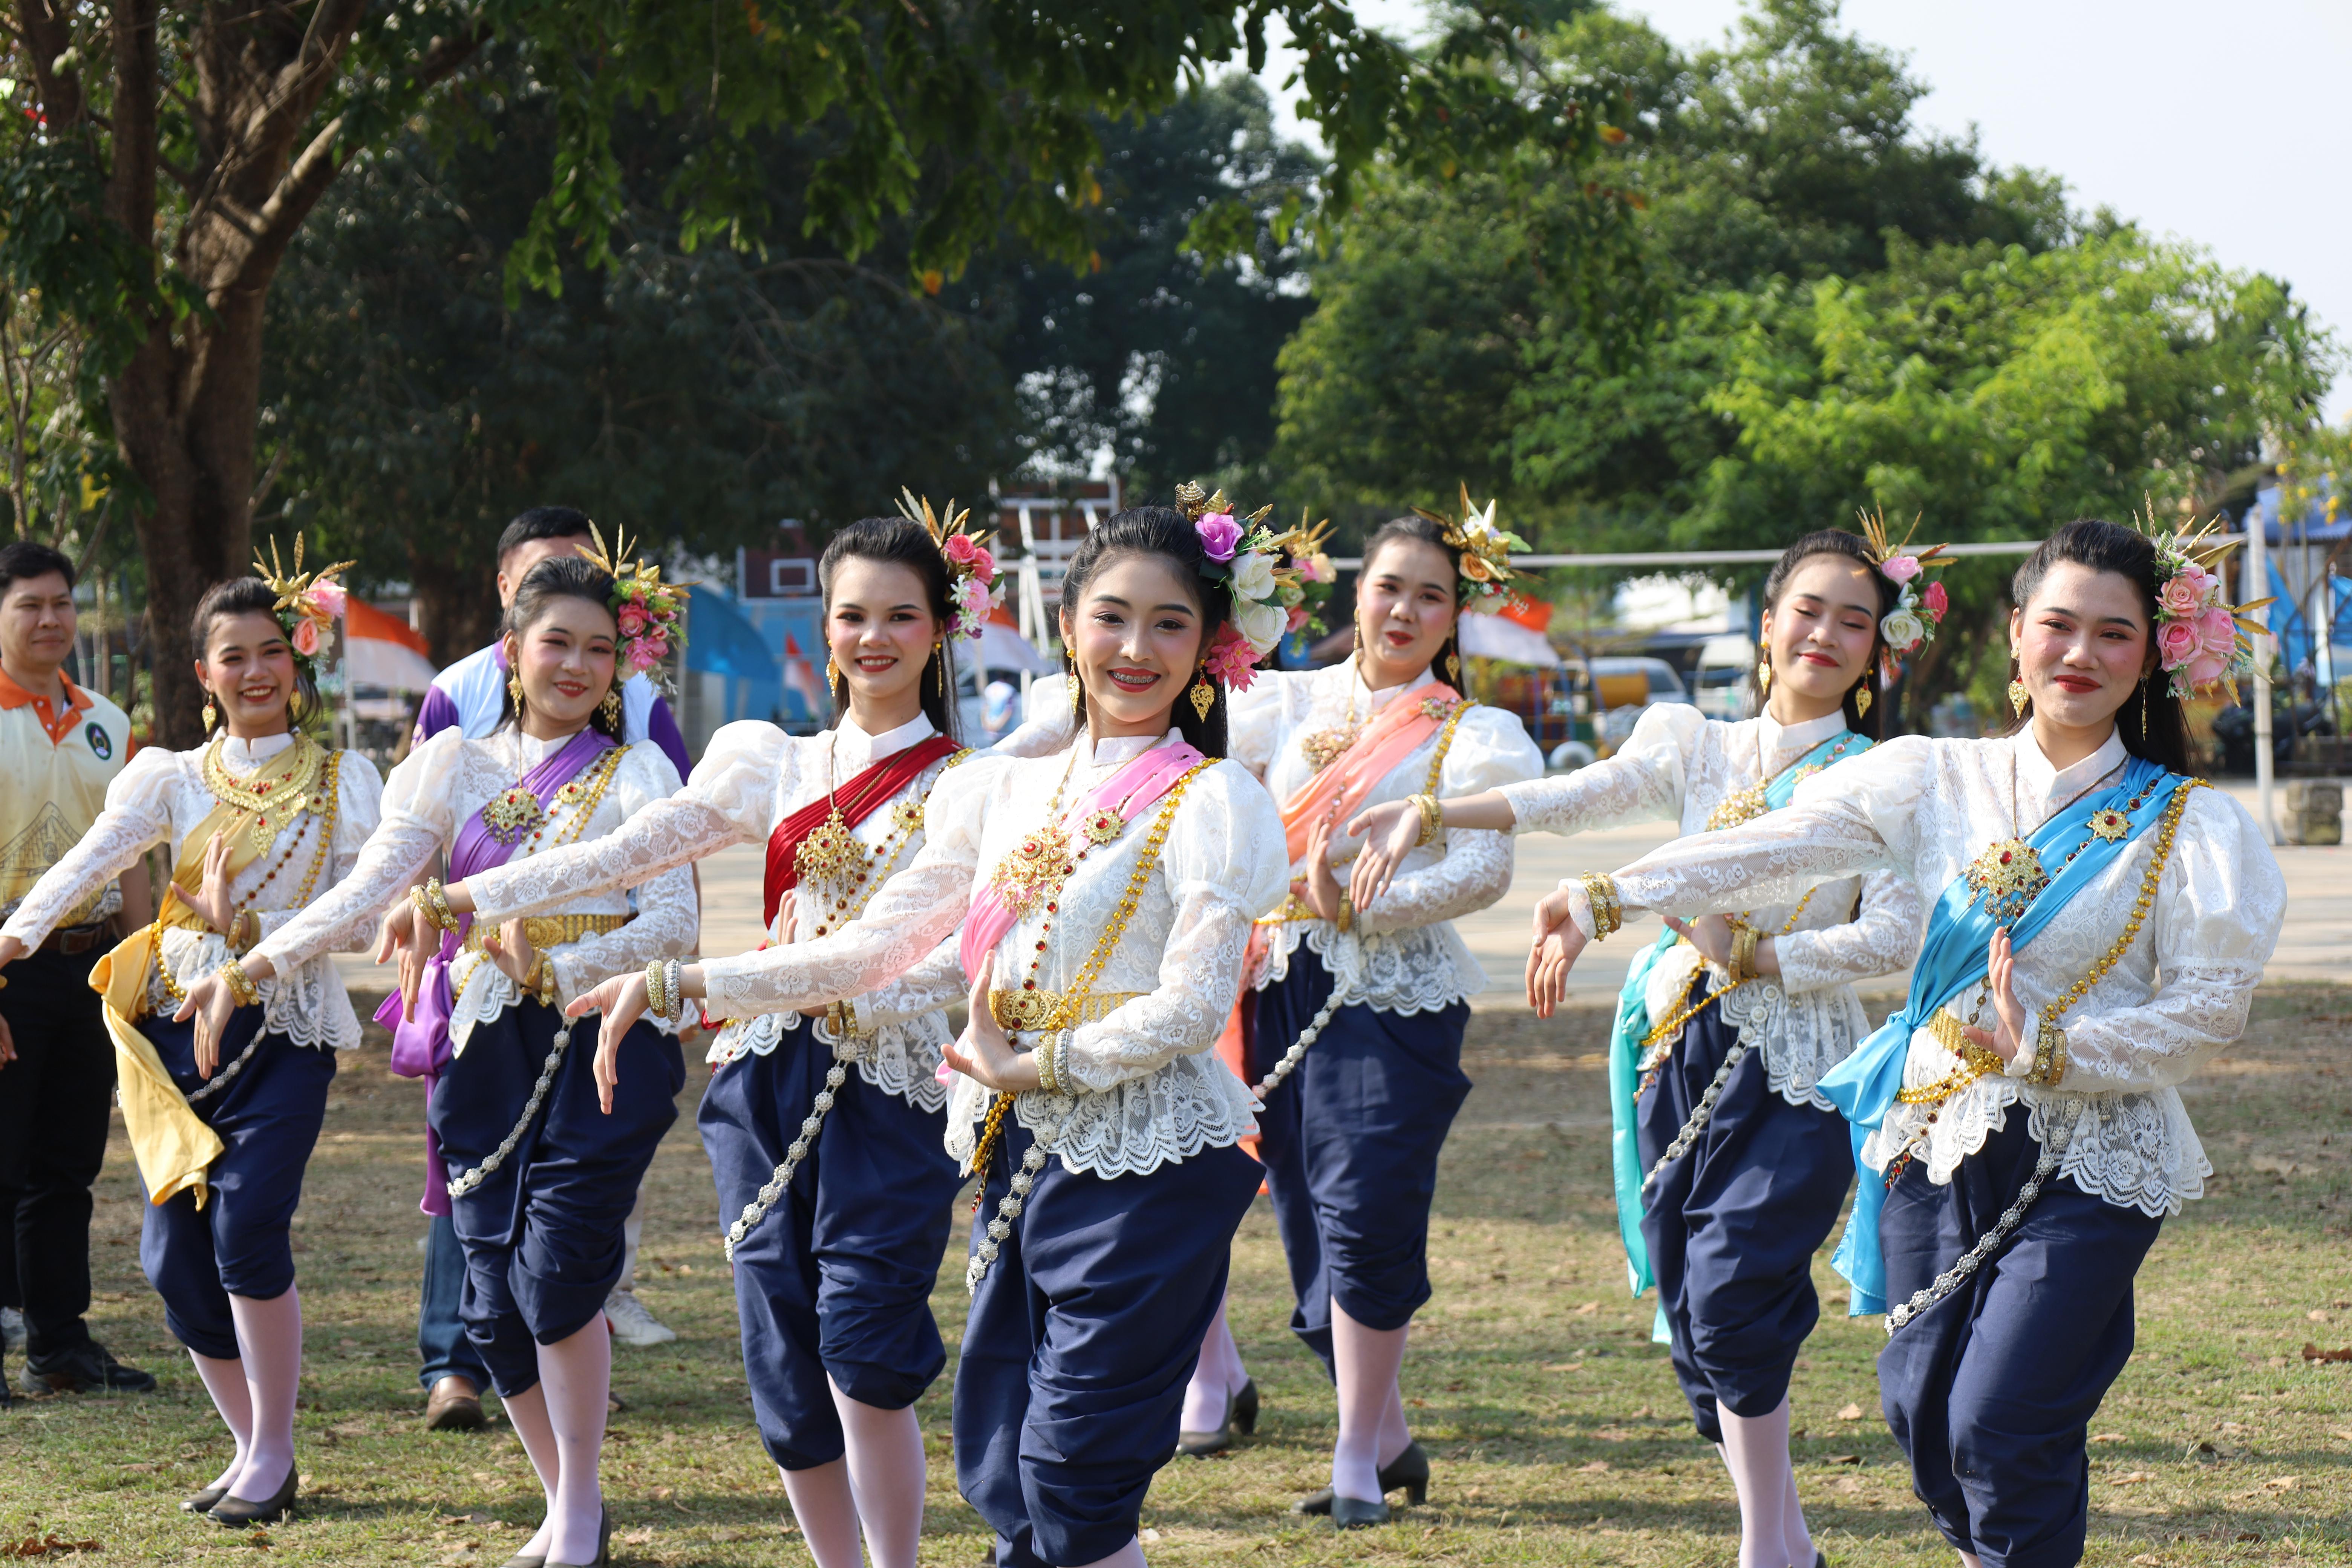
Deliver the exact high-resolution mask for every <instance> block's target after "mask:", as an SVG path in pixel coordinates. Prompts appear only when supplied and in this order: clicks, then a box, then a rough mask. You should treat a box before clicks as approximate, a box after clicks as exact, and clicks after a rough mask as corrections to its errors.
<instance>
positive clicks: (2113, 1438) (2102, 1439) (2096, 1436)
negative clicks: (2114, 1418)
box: [2091, 1432, 2124, 1443]
mask: <svg viewBox="0 0 2352 1568" xmlns="http://www.w3.org/2000/svg"><path fill="white" fill-rule="evenodd" d="M2091 1441H2092V1442H2094V1443H2120V1442H2122V1441H2124V1435H2123V1434H2122V1433H2120V1432H2094V1433H2092V1434H2091Z"/></svg>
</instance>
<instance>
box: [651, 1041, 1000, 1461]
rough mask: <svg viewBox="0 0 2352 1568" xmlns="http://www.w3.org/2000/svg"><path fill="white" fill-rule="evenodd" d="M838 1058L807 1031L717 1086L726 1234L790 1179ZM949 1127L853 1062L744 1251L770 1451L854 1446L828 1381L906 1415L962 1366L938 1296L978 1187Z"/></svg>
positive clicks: (706, 1142)
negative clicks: (934, 1311) (965, 1200)
mask: <svg viewBox="0 0 2352 1568" xmlns="http://www.w3.org/2000/svg"><path fill="white" fill-rule="evenodd" d="M832 1059H833V1058H832V1052H831V1050H830V1049H829V1048H828V1047H826V1046H825V1045H824V1043H823V1042H821V1041H819V1040H817V1039H816V1038H815V1037H814V1035H813V1034H812V1033H811V1031H810V1030H809V1029H808V1028H807V1027H806V1026H803V1027H802V1028H800V1029H797V1030H793V1031H791V1032H789V1033H787V1034H786V1035H785V1037H784V1039H783V1041H782V1044H781V1045H779V1046H778V1047H776V1049H775V1050H774V1051H772V1052H771V1053H770V1054H769V1055H767V1056H747V1057H743V1058H740V1059H738V1060H736V1061H732V1062H730V1063H728V1064H727V1065H726V1066H725V1067H723V1068H719V1075H718V1076H717V1077H716V1078H714V1079H711V1082H710V1087H709V1089H707V1090H705V1091H704V1093H703V1096H702V1109H701V1110H700V1112H699V1113H698V1115H697V1117H696V1121H697V1123H698V1126H699V1127H700V1129H701V1132H702V1146H703V1148H704V1149H705V1150H706V1151H708V1152H709V1155H710V1174H711V1176H712V1178H713V1180H714V1181H716V1182H717V1184H718V1186H719V1226H720V1227H721V1228H722V1229H723V1228H725V1227H726V1226H731V1225H733V1224H734V1223H735V1221H736V1219H737V1218H738V1217H739V1216H740V1215H741V1214H742V1213H743V1206H744V1205H746V1204H749V1203H751V1202H752V1201H753V1200H754V1199H755V1198H757V1197H758V1195H759V1192H760V1189H761V1187H762V1186H764V1185H766V1184H767V1183H768V1181H769V1179H770V1178H771V1177H772V1176H773V1175H774V1174H775V1169H776V1167H777V1166H778V1165H779V1164H781V1163H782V1162H783V1158H784V1152H785V1150H786V1149H787V1148H789V1147H790V1145H791V1143H792V1142H793V1139H795V1138H797V1137H799V1136H800V1131H801V1121H802V1120H803V1118H805V1117H806V1116H807V1115H808V1114H809V1113H810V1106H811V1103H812V1102H813V1101H814V1100H815V1099H816V1096H817V1091H818V1090H820V1089H823V1088H824V1075H825V1072H826V1069H827V1068H829V1067H831V1065H832ZM945 1127H946V1119H945V1117H944V1116H943V1115H942V1114H941V1113H940V1112H939V1111H936V1110H929V1111H926V1110H916V1109H915V1108H914V1107H913V1106H911V1105H908V1103H907V1102H906V1100H902V1099H901V1098H899V1097H898V1095H895V1094H888V1093H886V1092H884V1091H883V1090H881V1089H877V1088H875V1087H874V1086H873V1085H872V1084H870V1083H867V1082H866V1080H865V1079H862V1078H860V1077H859V1076H858V1074H857V1069H856V1068H855V1067H852V1068H849V1070H848V1072H847V1073H846V1075H845V1077H844V1078H843V1079H842V1085H841V1088H840V1089H838V1090H837V1091H836V1092H835V1095H834V1101H833V1109H832V1110H830V1111H828V1112H827V1113H826V1115H825V1119H824V1131H822V1132H820V1133H819V1134H818V1135H817V1141H816V1142H814V1144H812V1145H811V1146H810V1148H809V1151H808V1152H807V1154H806V1155H804V1156H803V1158H802V1160H801V1163H800V1165H799V1167H798V1169H796V1170H795V1171H794V1172H793V1184H792V1187H791V1188H790V1190H789V1191H787V1192H786V1193H785V1194H784V1196H783V1197H782V1198H781V1199H779V1200H778V1201H777V1203H776V1204H775V1205H773V1206H772V1207H771V1208H770V1209H769V1211H768V1213H767V1214H766V1215H764V1216H763V1217H762V1218H761V1221H760V1223H759V1224H758V1225H756V1226H753V1227H752V1228H751V1232H750V1234H748V1235H746V1236H745V1237H743V1239H742V1241H741V1242H740V1243H738V1244H737V1246H736V1248H735V1305H736V1309H737V1311H738V1314H739V1315H740V1318H741V1320H742V1327H743V1371H744V1374H745V1376H746V1377H747V1378H748V1379H749V1380H750V1383H751V1408H752V1411H753V1413H754V1414H755V1415H757V1416H758V1418H759V1422H760V1440H761V1443H762V1444H764V1445H765V1446H766V1447H767V1450H768V1457H769V1458H772V1459H773V1460H775V1461H776V1463H777V1464H779V1465H781V1466H782V1467H783V1468H785V1469H788V1470H804V1469H809V1468H813V1467H814V1466H817V1465H828V1464H831V1463H832V1462H833V1461H834V1460H835V1459H838V1458H841V1457H842V1454H843V1453H844V1451H845V1449H844V1445H843V1439H842V1432H841V1418H840V1415H839V1414H838V1413H837V1412H836V1411H835V1409H834V1404H833V1395H832V1392H831V1390H829V1389H828V1388H827V1387H826V1386H825V1379H826V1377H827V1375H828V1374H830V1376H831V1377H832V1380H833V1381H834V1382H835V1383H837V1384H840V1385H841V1391H842V1392H843V1393H844V1394H848V1395H849V1397H850V1398H852V1399H855V1400H856V1401H858V1402H859V1403H860V1404H863V1405H874V1406H876V1407H877V1408H879V1409H883V1410H903V1409H905V1408H906V1407H907V1406H908V1405H912V1404H913V1403H914V1402H915V1401H916V1400H918V1399H919V1398H921V1397H922V1395H923V1391H924V1390H925V1389H927V1388H929V1387H930V1385H931V1383H932V1381H933V1380H934V1379H935V1378H937V1377H938V1376H939V1375H940V1368H942V1367H944V1366H945V1365H946V1364H947V1351H946V1349H945V1347H944V1346H942V1345H941V1344H940V1329H939V1324H938V1323H937V1322H936V1321H933V1319H932V1317H931V1305H930V1297H931V1289H932V1287H933V1286H935V1285H936V1284H938V1283H939V1276H940V1257H941V1256H942V1255H943V1254H944V1253H945V1252H946V1251H947V1245H948V1232H949V1229H950V1226H951V1224H952V1222H953V1219H954V1215H955V1195H956V1190H957V1189H958V1188H959V1187H961V1185H962V1184H963V1177H962V1176H961V1174H960V1173H958V1171H957V1170H956V1163H955V1162H954V1161H953V1160H951V1159H950V1158H949V1157H948V1153H947V1150H946V1149H945V1147H943V1133H944V1131H945Z"/></svg>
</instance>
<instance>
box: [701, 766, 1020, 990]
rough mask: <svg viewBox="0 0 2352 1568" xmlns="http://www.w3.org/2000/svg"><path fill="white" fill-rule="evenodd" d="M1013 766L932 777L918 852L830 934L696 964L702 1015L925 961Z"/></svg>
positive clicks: (863, 984) (950, 914)
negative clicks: (984, 821)
mask: <svg viewBox="0 0 2352 1568" xmlns="http://www.w3.org/2000/svg"><path fill="white" fill-rule="evenodd" d="M1012 766H1013V763H1012V762H1011V760H1010V759H1007V758H1000V757H997V756H994V755H993V754H986V755H982V756H978V757H974V758H973V759H971V761H970V762H968V763H964V764H963V765H962V766H961V767H955V768H950V769H949V770H948V771H947V772H946V773H942V774H940V782H939V783H938V784H935V785H933V786H932V788H931V795H930V799H929V801H927V802H925V803H924V806H923V847H921V848H920V849H918V850H917V851H915V858H913V859H912V860H909V861H908V863H907V865H906V867H905V868H904V869H902V870H900V871H899V872H898V874H897V875H895V876H893V877H892V878H891V879H889V880H888V881H887V882H885V883H883V884H882V886H881V887H880V888H878V889H876V890H875V893H874V898H873V900H872V901H871V902H869V903H868V904H867V905H866V912H865V913H864V914H862V915H860V916H858V918H857V919H856V920H854V921H850V922H849V923H848V924H847V925H845V926H844V927H842V928H841V929H840V930H839V931H835V932H834V933H833V934H832V935H831V936H824V937H819V938H818V939H817V940H816V941H814V942H794V943H793V944H792V945H791V946H789V947H771V948H764V949H761V951H759V952H747V953H742V954H740V955H739V956H737V957H734V958H719V959H712V960H710V961H709V962H707V963H704V964H703V966H702V977H703V994H704V998H705V1001H706V1002H707V1003H708V1010H709V1012H710V1014H711V1015H712V1016H715V1017H725V1018H748V1017H751V1016H753V1015H755V1014H760V1013H786V1012H794V1011H797V1010H799V1009H800V1008H803V1007H812V1006H818V1005H824V1004H825V1003H829V1002H834V1001H837V1000H839V999H840V998H842V997H844V996H851V997H856V996H863V995H865V994H866V993H867V992H869V991H873V990H876V989H877V988H879V987H881V986H884V985H887V984H889V983H890V982H891V981H893V980H896V979H897V978H898V976H900V975H902V974H904V973H907V972H908V970H910V969H912V968H914V967H915V966H916V965H917V964H918V963H921V962H922V961H923V960H924V959H926V958H928V957H929V956H930V954H931V952H932V950H933V949H934V948H936V947H937V946H938V945H939V944H940V941H941V940H942V939H944V938H945V937H946V936H947V934H948V933H949V932H950V931H953V930H955V929H956V927H958V926H959V925H961V924H962V923H963V916H964V910H966V909H968V908H969V907H970V906H971V894H972V882H973V880H974V879H976V878H977V877H978V876H979V875H980V828H981V819H982V816H983V815H984V814H985V813H986V812H987V810H988V807H989V805H990V804H991V803H992V802H993V801H995V800H996V799H997V798H998V796H999V795H1001V794H1002V792H1003V785H1004V780H1005V777H1006V774H1007V773H1008V772H1009V771H1010V769H1011V767H1012Z"/></svg>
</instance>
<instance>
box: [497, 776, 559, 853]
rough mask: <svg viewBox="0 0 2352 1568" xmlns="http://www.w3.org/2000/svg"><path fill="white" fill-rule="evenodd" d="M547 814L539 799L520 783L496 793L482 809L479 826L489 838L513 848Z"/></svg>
mask: <svg viewBox="0 0 2352 1568" xmlns="http://www.w3.org/2000/svg"><path fill="white" fill-rule="evenodd" d="M545 815H546V813H545V812H543V811H541V809H540V805H539V796H537V795H533V794H531V793H530V791H529V790H527V789H525V788H523V787H522V785H520V784H516V785H515V786H513V787H512V788H511V789H505V790H501V791H499V793H498V794H497V795H492V796H491V797H490V803H489V804H488V805H485V806H484V807H482V824H483V826H486V827H488V829H489V830H490V837H493V838H495V839H497V840H498V841H499V843H501V844H504V845H507V846H509V847H512V845H513V844H514V841H515V840H516V839H518V838H520V837H522V836H523V835H524V834H526V833H528V832H530V830H531V829H532V828H534V827H536V826H539V823H540V819H541V817H543V816H545Z"/></svg>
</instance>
